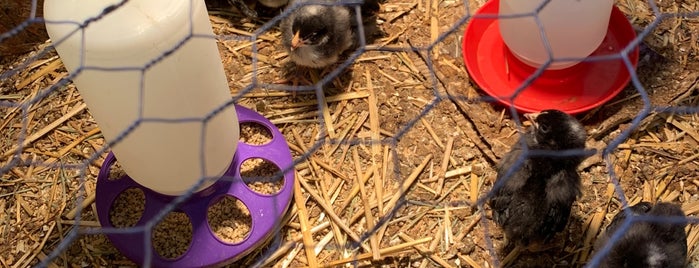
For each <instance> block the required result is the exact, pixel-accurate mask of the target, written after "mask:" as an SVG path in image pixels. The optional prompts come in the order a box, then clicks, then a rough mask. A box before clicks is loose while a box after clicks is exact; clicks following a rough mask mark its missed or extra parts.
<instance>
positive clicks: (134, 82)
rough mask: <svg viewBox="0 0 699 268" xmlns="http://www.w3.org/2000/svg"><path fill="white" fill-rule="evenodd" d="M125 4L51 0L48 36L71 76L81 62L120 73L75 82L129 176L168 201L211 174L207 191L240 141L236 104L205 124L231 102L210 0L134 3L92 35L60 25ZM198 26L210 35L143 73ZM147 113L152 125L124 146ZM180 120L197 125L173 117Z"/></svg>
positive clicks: (89, 74)
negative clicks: (208, 4)
mask: <svg viewBox="0 0 699 268" xmlns="http://www.w3.org/2000/svg"><path fill="white" fill-rule="evenodd" d="M120 2H121V1H120V0H90V1H82V0H45V2H44V17H45V19H46V20H47V23H46V24H47V25H46V28H47V30H48V33H49V36H50V37H51V40H52V42H54V45H55V46H56V50H57V51H58V54H59V56H60V57H61V59H62V60H63V63H64V64H65V66H66V68H67V69H68V71H69V72H70V73H75V72H76V70H77V69H78V68H79V67H80V66H85V68H90V67H97V68H113V70H94V69H93V70H90V69H85V70H83V71H82V72H81V73H80V74H78V76H77V77H75V79H74V82H75V85H76V87H77V89H78V91H79V92H80V95H81V96H82V97H83V99H84V100H85V103H86V104H87V105H88V108H89V112H90V113H91V114H92V116H93V117H94V119H95V121H96V122H97V124H98V125H99V127H100V129H101V130H102V133H103V134H104V137H105V139H106V140H107V141H108V142H110V143H111V142H116V144H115V145H114V146H113V147H112V148H111V149H112V151H113V152H114V155H115V156H116V157H117V159H118V161H119V163H120V164H121V166H122V167H123V168H124V171H125V172H126V173H127V174H128V175H129V176H130V177H131V178H133V179H134V180H135V181H137V182H138V183H139V184H141V185H143V186H145V187H148V188H150V189H152V190H154V191H157V192H160V193H163V194H168V195H179V194H182V193H183V192H185V191H186V190H187V189H189V188H191V186H193V185H194V183H196V182H197V181H198V180H199V179H200V178H202V176H206V177H209V178H213V179H211V180H208V182H207V183H205V184H204V185H203V186H202V188H200V189H203V188H204V187H207V186H209V185H211V184H212V183H213V182H215V178H217V177H219V176H221V175H222V174H223V173H224V172H225V171H226V169H227V168H228V167H229V165H230V163H231V161H232V159H233V155H234V154H235V150H236V147H237V142H238V136H239V129H238V118H237V115H236V112H235V107H234V106H233V105H230V106H228V107H227V108H226V109H225V110H223V111H221V112H219V113H218V114H216V115H215V116H213V117H212V118H211V119H210V120H208V121H207V122H206V124H204V123H202V120H201V118H203V117H205V116H206V115H207V114H209V113H211V112H212V111H214V110H215V109H217V108H218V107H221V106H222V105H224V104H225V103H227V102H230V100H231V95H230V90H229V88H228V82H227V79H226V76H225V73H224V70H223V65H222V63H221V58H220V55H219V53H218V49H217V47H216V41H215V40H214V39H212V38H210V37H211V36H213V31H212V28H211V24H210V22H209V17H208V13H207V10H206V7H205V5H204V0H193V1H171V0H129V1H126V3H125V4H124V5H123V6H121V7H119V8H117V9H116V10H114V11H113V12H111V13H109V14H107V15H105V16H104V17H102V18H100V19H98V20H96V21H93V22H91V23H90V24H89V25H88V26H87V27H86V29H85V30H84V31H81V30H77V31H76V29H77V28H78V25H77V24H76V23H57V22H58V21H73V22H77V23H82V22H83V21H85V20H86V19H88V18H91V17H95V16H97V15H99V14H100V13H101V12H102V11H103V10H104V9H105V7H108V6H109V5H112V4H117V3H120ZM190 11H191V12H190ZM190 18H191V19H190ZM190 29H192V30H193V33H194V34H199V35H206V36H209V37H208V38H205V37H193V38H191V39H189V40H188V41H187V42H186V43H184V45H182V46H181V47H179V48H178V49H177V50H176V51H174V52H172V54H170V55H167V56H166V57H163V58H162V60H161V61H159V62H157V63H154V64H153V65H152V66H151V67H150V68H148V69H145V70H143V71H142V70H141V69H144V66H146V65H148V64H150V63H151V62H153V61H154V60H156V59H158V58H160V57H161V56H162V55H163V54H164V53H165V52H166V51H170V50H173V49H174V48H175V47H176V46H177V45H178V44H179V43H180V42H181V41H182V40H184V39H185V38H186V37H187V36H189V34H190ZM68 35H70V36H69V37H67V39H65V38H66V36H68ZM64 39H65V40H64ZM83 39H84V43H83ZM81 56H82V64H81ZM116 69H120V70H116ZM142 78H143V79H142ZM141 86H143V87H141ZM141 89H143V90H142V91H141ZM141 112H142V118H143V119H144V120H143V121H142V122H141V123H140V124H139V125H138V126H136V127H135V128H134V129H133V131H132V132H131V133H129V134H128V135H127V136H125V138H124V139H123V140H119V141H117V138H118V137H119V135H120V134H121V133H122V132H123V131H125V130H127V129H129V127H130V126H131V125H132V124H134V122H136V121H137V120H138V119H139V118H140V117H139V113H141ZM179 119H191V120H189V121H187V122H175V121H173V120H179ZM149 120H161V121H159V122H158V121H149ZM163 120H165V121H163ZM202 141H203V143H202ZM202 158H203V161H202Z"/></svg>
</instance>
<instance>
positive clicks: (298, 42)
mask: <svg viewBox="0 0 699 268" xmlns="http://www.w3.org/2000/svg"><path fill="white" fill-rule="evenodd" d="M303 45H305V43H304V41H303V39H301V36H300V33H299V32H296V34H294V37H293V38H292V39H291V51H294V50H295V49H297V48H299V47H302V46H303Z"/></svg>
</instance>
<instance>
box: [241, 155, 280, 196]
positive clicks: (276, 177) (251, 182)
mask: <svg viewBox="0 0 699 268" xmlns="http://www.w3.org/2000/svg"><path fill="white" fill-rule="evenodd" d="M240 177H241V178H242V179H243V181H244V182H245V185H247V186H248V188H250V190H253V191H255V192H257V193H259V194H265V195H273V194H276V193H278V192H279V191H281V189H282V187H284V180H283V178H284V176H283V174H282V172H281V170H280V169H279V167H278V166H277V165H276V164H274V163H272V162H271V161H267V160H266V159H262V158H250V159H247V160H245V161H243V163H242V164H240Z"/></svg>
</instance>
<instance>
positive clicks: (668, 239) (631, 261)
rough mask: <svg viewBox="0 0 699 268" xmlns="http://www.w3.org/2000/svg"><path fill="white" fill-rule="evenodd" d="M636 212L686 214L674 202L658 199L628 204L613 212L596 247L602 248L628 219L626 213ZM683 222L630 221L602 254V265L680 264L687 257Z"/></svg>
mask: <svg viewBox="0 0 699 268" xmlns="http://www.w3.org/2000/svg"><path fill="white" fill-rule="evenodd" d="M627 211H628V212H631V214H632V215H633V216H638V215H645V216H658V217H672V216H677V217H684V212H683V211H682V209H681V208H680V207H679V206H678V205H675V204H670V203H662V202H659V203H657V204H655V206H653V205H651V204H650V203H648V202H641V203H639V204H637V205H635V206H632V207H629V208H626V209H625V210H624V211H620V212H619V213H617V214H616V215H615V216H614V219H612V222H611V223H610V224H609V226H608V227H607V230H606V231H605V233H604V234H603V235H602V236H601V237H600V239H599V240H598V241H597V243H596V245H595V248H596V249H597V250H600V249H602V247H604V245H605V244H607V243H609V242H610V240H609V239H610V238H611V236H612V235H614V233H615V232H616V231H617V230H618V229H619V227H620V226H621V225H622V224H623V223H624V221H625V220H626V213H625V212H627ZM684 226H685V224H684V223H681V224H679V223H662V222H649V221H638V222H634V223H632V224H631V226H629V227H628V229H626V231H625V232H624V234H623V235H622V236H621V237H620V238H619V239H618V240H617V241H615V243H614V244H613V246H612V248H611V250H610V251H609V253H608V254H607V255H606V256H604V257H603V258H602V261H601V262H600V266H599V267H603V268H612V267H639V268H656V267H657V268H660V267H664V268H675V267H676V268H681V267H685V265H686V260H687V234H686V233H685V232H684Z"/></svg>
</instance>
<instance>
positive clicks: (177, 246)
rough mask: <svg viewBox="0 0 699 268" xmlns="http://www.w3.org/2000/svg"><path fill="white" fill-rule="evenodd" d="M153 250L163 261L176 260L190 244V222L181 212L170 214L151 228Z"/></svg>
mask: <svg viewBox="0 0 699 268" xmlns="http://www.w3.org/2000/svg"><path fill="white" fill-rule="evenodd" d="M151 241H152V243H153V249H154V250H155V252H157V253H158V255H160V256H161V257H163V258H165V259H171V260H172V259H177V258H178V257H180V256H182V254H184V253H185V252H187V249H189V246H190V245H191V244H192V222H191V221H190V220H189V217H188V216H187V214H185V213H183V212H170V213H168V214H167V215H166V216H165V218H164V219H163V220H162V221H161V222H160V223H158V224H157V225H156V226H155V227H154V228H153V235H152V237H151Z"/></svg>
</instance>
